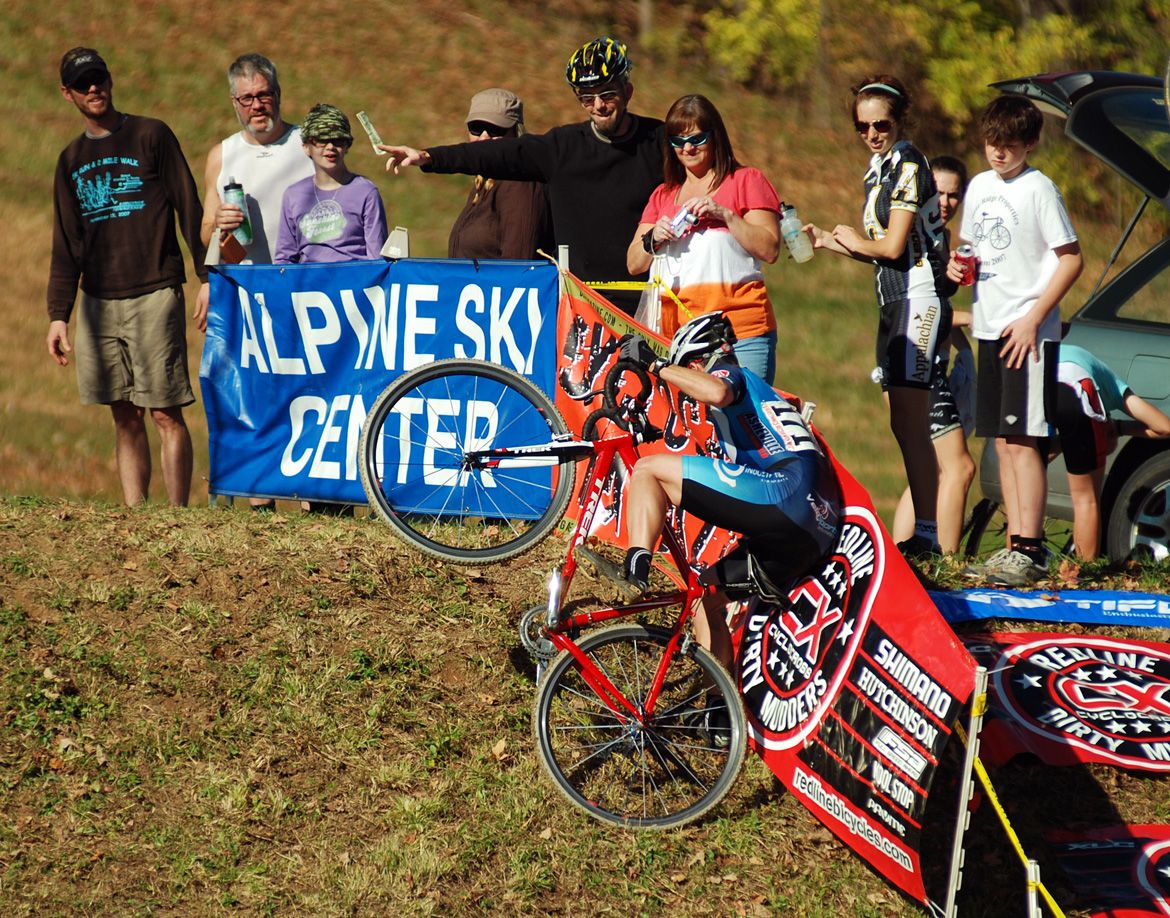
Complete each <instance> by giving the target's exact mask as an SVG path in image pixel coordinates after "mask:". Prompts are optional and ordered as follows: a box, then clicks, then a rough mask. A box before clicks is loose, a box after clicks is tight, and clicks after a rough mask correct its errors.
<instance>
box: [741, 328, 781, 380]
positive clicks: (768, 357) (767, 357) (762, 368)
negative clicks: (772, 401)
mask: <svg viewBox="0 0 1170 918" xmlns="http://www.w3.org/2000/svg"><path fill="white" fill-rule="evenodd" d="M735 359H736V360H738V361H739V365H740V366H741V367H743V368H744V369H745V370H751V371H752V372H753V373H755V374H756V375H757V376H758V377H760V379H762V380H763V381H764V382H766V383H767V384H768V385H769V386H770V385H772V384H773V383H774V381H775V379H774V378H775V376H776V333H775V332H774V331H770V332H768V333H767V334H765V335H757V336H756V337H754V338H744V339H742V340H740V341H736V342H735Z"/></svg>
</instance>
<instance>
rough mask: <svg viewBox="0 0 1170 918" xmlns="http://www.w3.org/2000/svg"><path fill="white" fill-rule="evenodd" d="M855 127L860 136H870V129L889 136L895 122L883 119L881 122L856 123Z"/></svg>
mask: <svg viewBox="0 0 1170 918" xmlns="http://www.w3.org/2000/svg"><path fill="white" fill-rule="evenodd" d="M853 126H854V127H855V128H857V133H858V134H868V133H869V129H870V128H873V129H874V130H875V131H877V132H878V133H879V134H888V133H890V129H891V128H892V127H893V126H894V122H893V121H891V120H890V119H889V118H882V119H881V120H880V121H854V122H853Z"/></svg>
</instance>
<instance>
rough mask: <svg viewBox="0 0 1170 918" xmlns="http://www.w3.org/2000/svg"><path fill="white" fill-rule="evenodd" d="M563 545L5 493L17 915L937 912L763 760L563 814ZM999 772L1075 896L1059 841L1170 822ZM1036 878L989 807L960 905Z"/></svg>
mask: <svg viewBox="0 0 1170 918" xmlns="http://www.w3.org/2000/svg"><path fill="white" fill-rule="evenodd" d="M555 542H556V540H553V543H555ZM553 550H554V544H548V545H546V546H545V547H544V548H542V549H541V550H538V552H537V553H535V554H534V555H530V556H527V557H525V558H523V559H521V560H520V561H519V562H516V563H512V564H509V565H501V566H489V567H484V568H474V569H473V568H462V567H457V566H454V565H442V564H439V563H436V562H432V561H428V560H426V559H424V558H422V557H421V556H420V555H417V554H415V553H413V552H410V551H407V550H405V549H403V548H400V547H399V546H397V545H396V544H395V543H393V542H392V540H390V539H388V537H387V534H386V530H385V529H384V528H383V527H381V526H378V525H376V524H373V523H365V522H363V521H355V520H344V519H342V520H337V519H314V518H307V517H305V516H302V515H300V514H294V515H293V516H291V517H287V518H286V517H284V516H281V515H277V516H273V517H260V516H258V515H256V514H245V513H230V512H225V511H222V510H209V509H192V510H185V511H179V510H171V509H169V508H140V509H137V510H127V509H125V508H121V507H113V506H102V505H97V506H95V505H92V504H80V503H72V502H66V501H59V500H11V499H0V812H3V813H4V819H0V902H2V903H3V904H4V906H5V914H7V915H66V914H70V915H73V914H76V915H82V914H85V915H156V914H157V915H173V916H206V915H219V914H228V913H231V914H244V915H289V916H291V915H362V916H381V915H397V914H401V915H411V916H413V915H428V914H434V915H465V914H485V915H497V914H498V915H534V914H540V915H574V916H576V915H603V914H610V915H623V916H624V915H660V914H666V913H672V914H678V915H711V916H716V915H718V916H727V915H742V916H760V918H766V916H768V915H792V916H802V918H839V916H870V918H877V916H882V918H897V916H907V918H908V916H912V915H920V914H922V912H921V910H919V909H918V908H917V907H916V906H914V905H913V904H912V903H910V902H908V901H906V900H904V899H903V898H901V897H900V896H899V895H898V894H896V893H895V892H893V891H892V890H891V889H890V888H889V887H888V886H887V885H886V884H885V882H884V881H883V880H882V879H881V878H880V877H878V876H877V875H876V874H874V873H872V872H871V871H869V870H868V869H867V868H866V867H865V866H864V865H863V864H862V863H861V861H859V860H858V859H857V858H856V857H854V856H853V855H852V854H851V853H849V852H848V851H847V850H846V849H845V847H844V846H843V845H841V844H840V843H838V842H836V841H835V840H834V839H833V838H832V837H831V836H830V834H829V833H828V831H827V830H825V829H824V828H823V827H821V826H820V825H819V823H817V822H816V820H815V819H814V818H813V817H812V816H811V815H810V814H809V813H808V812H807V811H806V810H805V809H804V807H803V806H802V805H801V804H800V803H799V802H798V801H796V800H794V799H793V798H792V797H791V796H790V795H789V794H787V793H786V792H785V791H783V790H782V789H781V788H780V786H779V785H778V784H777V782H776V781H775V779H774V778H772V776H771V775H770V773H769V772H767V770H766V769H765V768H764V767H763V766H762V765H761V764H760V762H759V760H758V759H756V758H755V757H754V756H749V761H748V763H747V767H746V768H745V770H744V772H743V773H742V774H741V776H740V778H739V780H738V782H737V783H736V786H735V787H734V788H733V790H732V792H731V794H730V796H729V797H728V798H727V799H725V800H724V801H723V802H722V803H721V804H720V805H719V807H718V808H717V809H716V811H715V812H714V814H713V816H712V817H711V818H710V819H707V820H705V821H704V822H702V823H701V824H699V825H697V826H693V827H688V828H685V829H681V830H676V831H671V832H664V833H644V834H633V833H629V832H621V831H616V830H613V829H609V828H604V827H602V826H600V825H599V824H595V823H594V822H593V821H591V820H590V819H588V818H587V817H585V816H584V815H583V814H580V813H578V812H577V811H576V810H574V809H573V808H571V807H570V806H569V805H568V804H566V803H565V802H563V801H562V799H561V798H560V796H559V795H558V794H557V793H556V791H554V790H553V788H552V785H551V784H550V783H549V782H548V780H547V779H546V778H545V777H544V775H543V774H541V772H540V769H539V766H538V765H537V762H536V757H535V754H534V752H533V740H532V736H531V732H530V726H529V722H530V714H531V709H532V701H533V696H534V692H535V686H534V684H533V681H532V675H533V674H532V669H531V665H530V664H529V663H528V661H527V658H526V656H525V655H524V653H523V651H522V650H521V649H520V647H519V644H518V640H517V637H516V633H515V630H514V624H513V622H514V621H515V617H516V615H517V613H518V612H519V611H520V610H521V609H523V608H526V607H528V606H531V605H532V604H534V603H535V602H538V601H539V597H540V596H541V595H542V593H543V582H544V574H545V571H546V570H547V569H548V567H549V566H550V565H551V563H552V558H553V554H552V552H553ZM578 578H579V580H578V583H577V584H576V585H575V590H578V588H580V589H579V591H578V595H585V594H587V593H589V592H594V593H598V594H599V595H605V590H606V588H605V586H604V585H603V584H601V583H598V582H597V581H596V580H593V579H591V576H590V575H589V573H588V572H587V571H586V572H583V573H582V572H579V573H578ZM952 751H953V750H952ZM946 767H947V768H949V767H950V766H949V765H948V766H946ZM994 780H995V782H996V786H997V788H998V790H999V792H1000V793H1001V795H1002V796H1003V798H1004V803H1005V805H1006V806H1007V808H1008V811H1009V813H1010V814H1011V818H1012V820H1013V822H1014V824H1015V827H1016V829H1017V830H1018V831H1019V833H1020V835H1021V837H1022V839H1023V843H1024V845H1025V847H1026V849H1027V850H1028V852H1029V854H1031V855H1033V856H1036V857H1039V858H1041V862H1042V865H1043V867H1044V877H1045V880H1046V882H1047V884H1048V886H1049V888H1050V889H1051V890H1052V891H1053V893H1054V894H1055V895H1056V896H1057V899H1058V901H1059V902H1060V903H1061V905H1062V906H1063V907H1067V906H1068V905H1069V903H1070V902H1071V896H1070V894H1069V893H1068V890H1067V889H1065V888H1064V887H1063V885H1062V880H1061V875H1060V872H1059V870H1058V868H1056V866H1055V865H1054V864H1052V863H1050V862H1049V861H1048V860H1047V859H1046V853H1045V852H1046V849H1045V846H1044V845H1043V842H1042V840H1041V833H1042V832H1043V831H1044V830H1045V829H1047V828H1049V827H1051V826H1054V825H1065V824H1067V822H1068V820H1070V819H1076V820H1079V821H1080V822H1081V824H1085V823H1088V824H1094V825H1107V824H1112V823H1114V822H1119V821H1124V820H1128V821H1130V822H1133V823H1143V822H1149V823H1164V822H1166V821H1167V820H1168V819H1170V811H1168V809H1167V796H1166V794H1165V792H1164V791H1165V783H1166V782H1165V781H1164V780H1161V781H1159V780H1152V779H1148V778H1147V779H1142V778H1139V777H1136V776H1135V775H1133V774H1127V773H1124V772H1119V771H1113V770H1110V769H1105V768H1096V767H1094V768H1065V769H1051V768H1041V767H1038V766H1036V765H1035V764H1033V763H1028V762H1021V763H1019V764H1016V765H1013V766H1012V767H1008V768H1003V769H999V770H997V771H996V773H995V777H994ZM937 782H938V783H937V785H936V786H937V787H938V788H940V790H939V791H938V793H937V796H936V798H935V799H936V800H937V803H938V807H939V809H938V810H937V811H935V812H933V813H931V814H928V818H927V821H926V825H927V827H928V828H927V837H926V839H925V842H924V845H923V851H924V858H925V861H924V863H925V866H926V869H927V871H928V876H929V878H930V885H929V887H928V888H930V889H932V890H933V891H934V895H935V896H936V897H939V896H941V892H939V891H938V890H939V889H940V887H939V885H938V884H939V877H940V874H939V870H940V869H941V868H943V867H944V863H943V860H942V858H943V857H944V856H945V852H946V851H948V850H949V840H948V839H947V838H946V837H945V828H946V826H947V825H948V824H949V823H950V822H951V820H952V819H953V812H954V803H953V801H952V799H951V794H950V793H948V792H947V788H948V787H950V786H951V785H950V784H949V782H948V778H947V774H946V772H945V771H944V772H943V773H940V776H939V778H938V779H937ZM1069 800H1075V801H1076V802H1077V805H1076V808H1075V811H1070V809H1069V804H1068V801H1069ZM1023 887H1024V883H1023V871H1022V869H1020V868H1019V866H1018V864H1017V862H1016V861H1015V860H1014V859H1013V855H1012V852H1011V851H1010V849H1009V848H1008V847H1007V843H1006V841H1005V840H1004V836H1003V833H1002V830H1001V829H1000V828H999V826H998V825H997V824H996V823H995V822H994V818H993V816H992V814H991V812H990V807H988V806H986V805H985V806H983V807H982V808H981V809H980V811H979V812H978V813H977V815H976V817H975V820H974V822H973V825H972V828H971V833H970V847H969V851H968V856H967V874H966V882H965V883H964V887H963V892H962V895H961V897H960V900H959V903H960V908H961V911H960V914H962V915H964V916H970V918H981V916H982V918H990V916H1014V915H1019V914H1022V912H1023V909H1022V905H1023V896H1024V888H1023ZM1067 914H1069V915H1077V914H1081V915H1083V914H1084V912H1076V911H1072V910H1070V911H1068V912H1067Z"/></svg>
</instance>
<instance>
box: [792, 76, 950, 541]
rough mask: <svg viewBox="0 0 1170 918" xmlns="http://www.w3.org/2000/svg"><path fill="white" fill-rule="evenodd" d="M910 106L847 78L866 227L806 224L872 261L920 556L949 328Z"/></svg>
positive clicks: (925, 171) (934, 531) (937, 224)
mask: <svg viewBox="0 0 1170 918" xmlns="http://www.w3.org/2000/svg"><path fill="white" fill-rule="evenodd" d="M909 108H910V96H909V93H908V92H907V91H906V87H905V86H903V85H902V83H901V82H900V81H899V80H897V79H896V78H894V77H892V76H888V75H886V74H878V75H875V76H871V77H868V78H867V79H865V80H863V81H862V82H860V83H858V84H857V85H856V86H854V87H853V109H852V111H853V122H854V126H855V127H856V128H857V132H858V134H859V135H860V136H861V140H862V142H863V143H864V144H865V146H866V148H867V149H868V150H869V153H870V162H869V168H868V169H867V170H866V173H865V205H864V209H863V211H862V225H863V229H862V230H857V229H855V228H854V227H852V226H846V225H843V224H841V225H838V226H836V227H834V228H833V229H832V231H828V230H823V229H821V228H819V227H817V226H814V225H812V224H809V225H808V226H806V227H805V229H806V231H808V233H809V235H810V236H811V237H812V240H813V244H814V245H815V246H816V247H817V248H822V249H827V250H828V251H830V252H837V253H838V254H840V255H846V256H849V257H850V258H854V259H856V260H858V261H864V262H868V263H871V264H873V266H874V288H875V290H876V292H877V300H878V308H879V318H878V334H877V362H878V367H879V368H880V370H881V377H882V379H881V382H882V389H883V390H884V391H885V393H886V397H887V401H888V403H889V407H890V428H891V429H892V430H893V433H894V438H895V439H896V440H897V441H898V447H899V449H900V450H901V451H902V462H903V465H904V466H905V468H906V477H907V479H908V481H909V484H910V493H911V495H912V497H913V499H914V517H915V520H914V535H913V536H912V537H911V538H909V539H907V540H906V541H904V542H901V543H899V545H898V547H899V548H900V549H901V550H902V553H903V554H904V555H906V556H907V557H921V556H923V555H927V554H931V553H937V552H938V550H939V548H938V524H937V523H936V520H935V504H936V500H937V495H938V465H937V463H936V461H935V456H934V449H933V447H932V445H931V441H930V419H929V411H930V385H931V379H932V376H933V374H934V372H935V350H936V348H937V347H938V346H939V345H940V344H941V343H942V342H943V341H945V339H946V337H947V335H948V334H949V333H950V325H951V308H950V305H949V303H948V302H947V300H946V298H945V296H944V294H945V293H946V292H947V291H948V290H949V289H950V287H951V286H952V285H951V284H950V282H949V281H948V280H947V278H946V263H947V259H948V253H947V251H946V246H945V243H944V241H943V235H942V220H941V219H940V217H939V208H938V191H937V190H936V188H935V184H934V177H933V176H932V175H931V172H930V164H929V163H928V162H927V159H926V157H925V156H923V155H922V153H920V152H919V151H918V149H917V148H915V147H914V146H913V144H911V143H910V141H909V140H907V139H905V137H904V136H903V131H904V126H905V123H906V115H907V112H908V111H909Z"/></svg>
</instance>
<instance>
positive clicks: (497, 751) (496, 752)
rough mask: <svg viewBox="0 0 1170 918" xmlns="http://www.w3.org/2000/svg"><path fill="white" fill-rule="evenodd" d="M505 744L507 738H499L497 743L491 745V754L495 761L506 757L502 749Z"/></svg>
mask: <svg viewBox="0 0 1170 918" xmlns="http://www.w3.org/2000/svg"><path fill="white" fill-rule="evenodd" d="M507 746H508V741H507V740H500V741H499V742H498V743H496V744H495V745H494V746H492V756H493V757H494V758H495V760H496V761H497V762H502V761H504V759H506V758H508V754H507V753H506V752H505V751H504V750H505V749H506V748H507Z"/></svg>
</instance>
